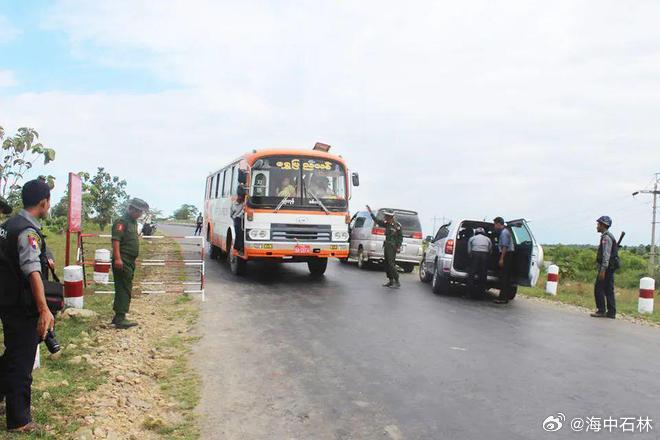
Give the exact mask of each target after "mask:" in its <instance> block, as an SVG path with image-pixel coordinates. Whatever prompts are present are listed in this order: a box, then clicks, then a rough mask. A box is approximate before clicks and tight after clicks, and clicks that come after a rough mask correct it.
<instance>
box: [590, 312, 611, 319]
mask: <svg viewBox="0 0 660 440" xmlns="http://www.w3.org/2000/svg"><path fill="white" fill-rule="evenodd" d="M589 316H591V317H592V318H607V315H606V314H605V313H603V312H599V311H595V312H594V313H592V314H591V315H589Z"/></svg>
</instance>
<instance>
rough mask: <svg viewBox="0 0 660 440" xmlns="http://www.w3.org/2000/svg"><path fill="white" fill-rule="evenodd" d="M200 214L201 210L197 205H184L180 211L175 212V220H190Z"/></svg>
mask: <svg viewBox="0 0 660 440" xmlns="http://www.w3.org/2000/svg"><path fill="white" fill-rule="evenodd" d="M197 214H199V210H198V209H197V207H196V206H195V205H188V204H183V205H181V207H180V208H179V209H177V210H176V211H174V218H175V219H177V220H190V219H191V218H193V217H196V216H197Z"/></svg>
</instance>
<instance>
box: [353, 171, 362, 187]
mask: <svg viewBox="0 0 660 440" xmlns="http://www.w3.org/2000/svg"><path fill="white" fill-rule="evenodd" d="M351 179H352V180H353V186H360V175H359V174H358V173H353V175H352V176H351Z"/></svg>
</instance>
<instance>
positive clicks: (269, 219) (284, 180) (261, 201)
mask: <svg viewBox="0 0 660 440" xmlns="http://www.w3.org/2000/svg"><path fill="white" fill-rule="evenodd" d="M329 148H330V147H329V146H327V145H324V144H317V145H316V146H315V147H314V149H313V150H295V149H273V150H262V151H256V150H254V151H253V152H251V153H248V154H245V155H243V156H241V157H239V158H238V159H236V160H235V161H233V162H231V163H230V164H228V165H227V166H225V167H224V168H221V169H220V170H218V171H216V172H214V173H212V174H211V175H209V176H208V177H207V179H206V192H205V204H204V223H205V225H204V226H205V231H206V237H207V240H208V242H209V244H210V246H211V251H210V252H211V257H212V258H221V257H222V258H227V259H228V260H229V263H230V267H231V270H232V272H234V273H235V274H241V273H243V272H245V271H246V268H247V263H248V261H255V260H262V261H263V260H267V261H279V262H303V263H307V265H308V267H309V270H310V272H311V273H312V274H314V275H322V274H323V273H325V270H326V267H327V264H328V258H340V259H343V258H347V257H348V239H349V234H348V223H349V221H350V215H349V210H348V201H349V199H350V195H351V194H350V186H351V184H352V185H353V186H358V185H359V177H358V175H357V173H353V174H352V176H351V180H350V181H349V171H348V168H347V166H346V163H345V162H344V160H343V159H342V158H341V157H340V156H335V155H332V154H329V153H328V150H329ZM239 185H244V187H245V188H246V191H247V201H246V204H245V214H244V218H243V226H244V227H243V231H242V235H243V238H244V250H243V252H241V253H239V252H237V251H236V250H235V249H234V242H235V240H236V237H237V234H241V232H240V230H239V231H236V228H235V227H234V222H233V220H232V218H231V207H232V204H233V203H234V202H235V200H236V198H237V193H238V188H239Z"/></svg>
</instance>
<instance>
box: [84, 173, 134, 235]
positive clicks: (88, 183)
mask: <svg viewBox="0 0 660 440" xmlns="http://www.w3.org/2000/svg"><path fill="white" fill-rule="evenodd" d="M79 176H80V177H81V178H82V180H83V192H84V193H86V194H88V199H87V201H88V202H89V207H90V208H91V210H92V213H93V215H94V217H93V220H94V221H95V222H96V223H97V224H98V225H99V227H100V228H101V230H104V229H105V227H106V226H107V225H109V224H110V223H111V222H112V220H113V219H114V218H115V217H117V213H118V212H120V211H119V208H120V205H122V204H126V203H127V202H128V194H127V193H126V181H125V180H123V179H120V178H119V177H117V176H112V175H111V174H110V173H108V172H107V171H106V170H105V168H103V167H99V168H98V169H97V171H96V174H95V175H94V176H91V175H90V174H89V173H79ZM83 200H85V199H84V196H83Z"/></svg>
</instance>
